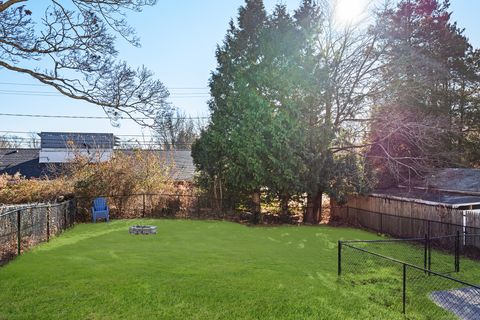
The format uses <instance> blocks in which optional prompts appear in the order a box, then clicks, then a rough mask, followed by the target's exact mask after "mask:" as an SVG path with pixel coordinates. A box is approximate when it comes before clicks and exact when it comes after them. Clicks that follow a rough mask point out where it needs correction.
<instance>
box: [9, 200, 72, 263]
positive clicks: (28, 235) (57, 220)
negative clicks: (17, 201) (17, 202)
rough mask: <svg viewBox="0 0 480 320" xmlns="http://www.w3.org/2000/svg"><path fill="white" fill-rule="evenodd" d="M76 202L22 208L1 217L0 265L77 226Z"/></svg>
mask: <svg viewBox="0 0 480 320" xmlns="http://www.w3.org/2000/svg"><path fill="white" fill-rule="evenodd" d="M75 212H76V208H75V200H68V201H64V202H60V203H47V204H36V205H32V206H22V207H19V208H15V209H13V210H9V211H6V212H4V213H2V214H0V265H2V264H5V263H7V262H8V261H10V260H12V259H13V258H15V257H16V256H18V255H20V254H21V253H22V252H24V251H26V250H28V249H29V248H31V247H33V246H35V245H37V244H39V243H41V242H45V241H49V240H50V238H51V237H53V236H56V235H58V234H59V233H61V232H62V231H63V230H66V229H67V228H69V227H71V226H72V225H73V224H74V222H75Z"/></svg>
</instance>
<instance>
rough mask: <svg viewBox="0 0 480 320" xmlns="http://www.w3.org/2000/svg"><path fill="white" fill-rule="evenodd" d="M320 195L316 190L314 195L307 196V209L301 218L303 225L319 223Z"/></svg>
mask: <svg viewBox="0 0 480 320" xmlns="http://www.w3.org/2000/svg"><path fill="white" fill-rule="evenodd" d="M322 195H323V191H322V190H318V191H317V193H316V194H308V195H307V208H306V210H305V214H304V216H303V222H304V223H307V224H318V223H319V222H320V221H321V217H322Z"/></svg>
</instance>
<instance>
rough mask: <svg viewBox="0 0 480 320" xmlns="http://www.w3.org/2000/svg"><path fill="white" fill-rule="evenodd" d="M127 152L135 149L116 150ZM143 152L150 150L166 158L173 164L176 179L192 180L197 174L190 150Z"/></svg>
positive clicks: (167, 161) (169, 163) (173, 175)
mask: <svg viewBox="0 0 480 320" xmlns="http://www.w3.org/2000/svg"><path fill="white" fill-rule="evenodd" d="M116 151H117V152H124V153H126V154H129V153H130V154H133V153H134V152H136V151H135V150H131V149H128V150H116ZM141 152H150V153H154V154H157V155H158V156H159V157H160V159H162V160H164V161H165V162H166V163H167V164H168V165H173V173H172V177H173V179H175V180H183V181H190V180H193V176H194V174H195V165H194V164H193V159H192V155H191V151H190V150H172V151H166V150H141Z"/></svg>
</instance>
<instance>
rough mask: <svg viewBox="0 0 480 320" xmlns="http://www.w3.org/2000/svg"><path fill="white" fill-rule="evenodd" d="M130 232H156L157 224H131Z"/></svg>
mask: <svg viewBox="0 0 480 320" xmlns="http://www.w3.org/2000/svg"><path fill="white" fill-rule="evenodd" d="M129 233H130V234H157V226H131V227H130V228H129Z"/></svg>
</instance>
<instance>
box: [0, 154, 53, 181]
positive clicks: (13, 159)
mask: <svg viewBox="0 0 480 320" xmlns="http://www.w3.org/2000/svg"><path fill="white" fill-rule="evenodd" d="M39 151H40V150H39V149H0V174H4V173H7V174H10V175H14V174H16V173H17V172H19V173H20V174H21V175H23V176H25V177H26V178H40V177H42V176H45V175H48V174H49V171H50V170H49V167H48V166H47V164H45V163H39V161H38V160H39Z"/></svg>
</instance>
